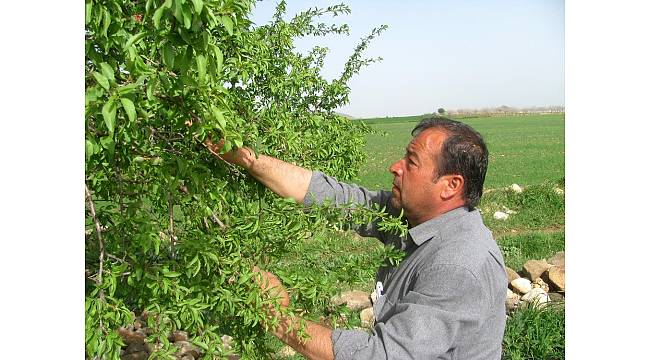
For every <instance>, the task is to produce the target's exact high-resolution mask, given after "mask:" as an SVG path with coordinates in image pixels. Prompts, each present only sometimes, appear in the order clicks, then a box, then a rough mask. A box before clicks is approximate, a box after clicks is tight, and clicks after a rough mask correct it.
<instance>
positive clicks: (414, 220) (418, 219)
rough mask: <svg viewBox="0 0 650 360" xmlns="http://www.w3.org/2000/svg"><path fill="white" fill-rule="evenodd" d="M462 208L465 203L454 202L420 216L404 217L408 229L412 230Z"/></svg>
mask: <svg viewBox="0 0 650 360" xmlns="http://www.w3.org/2000/svg"><path fill="white" fill-rule="evenodd" d="M462 206H465V202H462V201H461V202H458V201H455V202H453V203H447V204H444V206H441V207H439V208H437V209H435V211H432V212H430V213H428V214H424V215H422V216H406V220H407V221H408V224H409V228H412V227H416V226H418V225H420V224H422V223H424V222H427V221H429V220H431V219H435V218H437V217H438V216H440V215H442V214H445V213H448V212H450V211H452V210H454V209H458V208H459V207H462Z"/></svg>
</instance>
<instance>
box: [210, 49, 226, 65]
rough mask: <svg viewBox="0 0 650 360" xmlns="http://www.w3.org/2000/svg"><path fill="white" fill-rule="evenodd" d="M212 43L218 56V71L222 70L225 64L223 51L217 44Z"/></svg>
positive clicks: (213, 50)
mask: <svg viewBox="0 0 650 360" xmlns="http://www.w3.org/2000/svg"><path fill="white" fill-rule="evenodd" d="M210 45H211V46H212V52H214V56H215V57H216V58H217V72H221V67H222V66H223V53H222V52H221V49H219V47H218V46H217V45H215V44H210Z"/></svg>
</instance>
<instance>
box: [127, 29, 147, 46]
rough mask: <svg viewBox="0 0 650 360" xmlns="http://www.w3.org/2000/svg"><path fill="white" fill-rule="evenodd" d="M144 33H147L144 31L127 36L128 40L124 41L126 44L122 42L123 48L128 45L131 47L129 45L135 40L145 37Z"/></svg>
mask: <svg viewBox="0 0 650 360" xmlns="http://www.w3.org/2000/svg"><path fill="white" fill-rule="evenodd" d="M145 35H147V34H145V33H144V32H139V33H137V34H135V35H131V36H130V37H129V40H127V41H126V44H124V49H128V48H129V47H131V45H133V44H135V43H136V42H138V41H140V40H142V38H143V37H145Z"/></svg>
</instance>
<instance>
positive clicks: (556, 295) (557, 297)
mask: <svg viewBox="0 0 650 360" xmlns="http://www.w3.org/2000/svg"><path fill="white" fill-rule="evenodd" d="M548 297H549V299H550V300H551V301H564V295H562V294H560V293H556V292H550V293H548Z"/></svg>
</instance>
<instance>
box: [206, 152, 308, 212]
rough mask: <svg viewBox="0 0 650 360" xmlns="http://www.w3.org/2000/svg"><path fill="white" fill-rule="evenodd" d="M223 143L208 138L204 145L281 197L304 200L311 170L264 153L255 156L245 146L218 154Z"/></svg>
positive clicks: (298, 200)
mask: <svg viewBox="0 0 650 360" xmlns="http://www.w3.org/2000/svg"><path fill="white" fill-rule="evenodd" d="M223 143H224V141H223V140H221V141H219V142H218V143H217V144H213V143H212V142H211V141H210V140H209V139H208V140H206V141H205V145H206V146H207V148H208V149H210V151H211V152H212V153H213V154H214V155H215V156H218V157H220V158H221V159H223V160H225V161H227V162H229V163H231V164H236V165H239V166H241V167H243V168H244V169H246V171H248V173H249V174H251V175H252V176H253V177H254V178H255V179H257V180H258V181H259V182H261V183H262V184H264V186H266V187H268V188H269V189H271V191H273V192H274V193H276V194H278V195H280V196H281V197H283V198H293V199H295V200H296V201H297V202H299V203H302V202H303V201H304V199H305V195H306V194H307V188H308V187H309V182H310V181H311V176H312V172H311V170H307V169H304V168H301V167H300V166H296V165H293V164H289V163H287V162H284V161H282V160H278V159H276V158H273V157H270V156H266V155H258V156H257V157H256V156H255V153H254V152H253V150H251V149H250V148H247V147H243V148H239V149H236V150H233V151H231V152H228V153H226V154H219V151H220V150H221V148H222V147H223Z"/></svg>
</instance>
